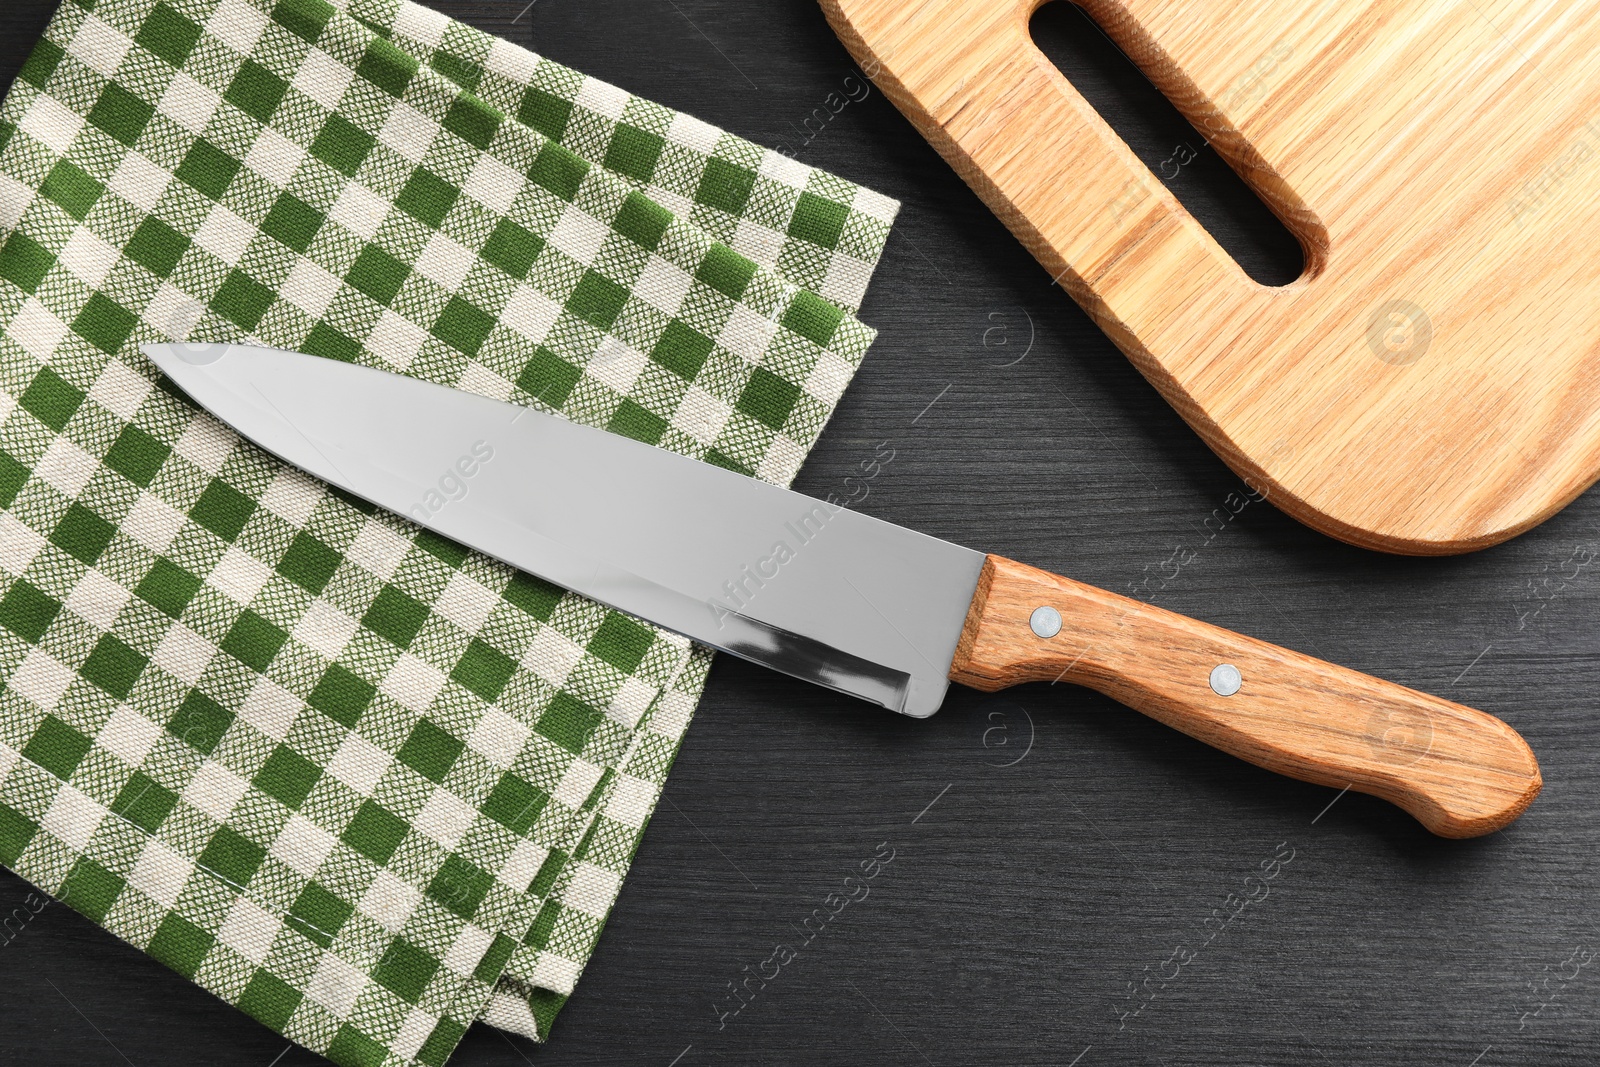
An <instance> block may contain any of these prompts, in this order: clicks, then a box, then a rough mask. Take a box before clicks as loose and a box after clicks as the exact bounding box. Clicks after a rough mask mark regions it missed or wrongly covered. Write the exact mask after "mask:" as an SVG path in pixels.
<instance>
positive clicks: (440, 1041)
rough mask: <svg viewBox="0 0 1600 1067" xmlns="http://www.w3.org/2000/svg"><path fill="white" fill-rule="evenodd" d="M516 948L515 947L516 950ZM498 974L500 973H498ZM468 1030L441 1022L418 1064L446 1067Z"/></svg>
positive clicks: (419, 1055) (543, 1029) (543, 1030)
mask: <svg viewBox="0 0 1600 1067" xmlns="http://www.w3.org/2000/svg"><path fill="white" fill-rule="evenodd" d="M514 947H515V946H513V948H514ZM496 973H498V971H496ZM539 1032H540V1033H548V1032H549V1029H548V1027H545V1026H543V1025H541V1026H540V1028H539ZM466 1033H467V1028H466V1027H465V1026H463V1025H461V1024H460V1023H458V1022H456V1021H455V1020H454V1019H451V1018H448V1017H446V1018H443V1019H440V1020H439V1023H438V1025H437V1026H435V1027H434V1028H433V1033H431V1034H429V1035H428V1040H426V1041H424V1042H423V1043H422V1048H421V1049H419V1050H418V1051H417V1062H418V1063H421V1064H425V1065H426V1067H444V1062H445V1060H447V1059H449V1058H450V1053H451V1052H453V1051H455V1047H456V1045H458V1044H460V1042H461V1039H462V1038H463V1037H465V1036H466Z"/></svg>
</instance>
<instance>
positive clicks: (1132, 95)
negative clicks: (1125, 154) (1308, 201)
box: [1029, 0, 1323, 286]
mask: <svg viewBox="0 0 1600 1067" xmlns="http://www.w3.org/2000/svg"><path fill="white" fill-rule="evenodd" d="M1029 30H1030V32H1031V34H1032V36H1033V41H1034V44H1036V45H1037V46H1038V48H1039V50H1040V51H1041V52H1043V53H1044V54H1045V56H1046V58H1048V59H1049V60H1050V62H1052V63H1054V64H1055V66H1056V69H1057V70H1059V71H1060V72H1061V73H1062V75H1063V76H1065V77H1066V78H1067V80H1068V81H1070V82H1071V83H1072V86H1073V88H1075V89H1077V90H1078V92H1079V93H1081V94H1082V95H1083V98H1084V99H1085V100H1087V101H1089V103H1090V104H1091V105H1093V107H1094V109H1095V110H1096V111H1098V112H1099V113H1100V117H1101V118H1103V119H1104V120H1105V121H1106V124H1107V125H1109V126H1110V127H1111V128H1112V129H1113V130H1115V131H1116V132H1117V135H1118V136H1120V137H1121V138H1122V140H1123V141H1124V142H1126V144H1127V145H1128V147H1129V148H1131V149H1132V150H1133V153H1134V155H1136V156H1138V157H1139V159H1140V160H1142V161H1143V162H1144V163H1145V165H1146V166H1148V167H1149V168H1150V171H1151V172H1152V173H1153V174H1155V176H1156V177H1157V178H1158V179H1159V180H1160V181H1161V183H1162V184H1163V185H1165V186H1166V187H1167V189H1168V190H1169V191H1170V192H1171V193H1172V195H1173V196H1175V197H1176V198H1177V199H1178V202H1179V203H1181V204H1182V205H1183V206H1184V207H1185V208H1186V209H1187V210H1188V212H1189V214H1191V215H1193V216H1194V218H1195V221H1197V222H1198V223H1200V225H1202V226H1204V227H1205V228H1206V230H1208V231H1209V232H1210V233H1211V236H1212V237H1214V238H1215V239H1216V241H1217V243H1218V244H1219V245H1221V246H1222V248H1223V250H1224V251H1226V252H1227V253H1228V254H1229V255H1230V256H1232V257H1233V259H1234V261H1235V262H1237V263H1238V264H1239V266H1240V267H1241V268H1242V269H1243V270H1244V272H1245V273H1246V274H1248V275H1249V276H1250V277H1251V278H1253V279H1255V280H1256V281H1257V282H1259V283H1261V284H1262V285H1273V286H1277V285H1287V284H1289V283H1290V282H1293V281H1296V280H1298V279H1299V278H1301V277H1302V276H1303V275H1305V274H1307V273H1316V268H1318V267H1320V259H1321V257H1320V255H1319V254H1318V253H1317V251H1316V250H1317V248H1318V247H1319V246H1320V245H1322V244H1323V242H1322V241H1319V240H1318V239H1317V235H1315V234H1311V233H1308V234H1307V235H1306V236H1307V240H1306V241H1304V242H1303V241H1302V240H1300V239H1298V238H1297V237H1296V236H1295V234H1294V233H1293V232H1291V231H1290V229H1289V228H1288V227H1287V226H1286V225H1284V223H1283V221H1282V220H1281V219H1279V218H1278V216H1277V215H1275V214H1274V213H1273V212H1272V210H1271V209H1270V208H1269V207H1268V206H1267V204H1266V203H1265V202H1263V200H1262V198H1261V196H1260V195H1258V194H1257V192H1256V190H1254V189H1252V188H1251V187H1250V186H1249V185H1248V184H1246V183H1245V181H1244V180H1243V179H1242V178H1241V177H1240V176H1239V174H1238V173H1237V172H1236V171H1235V170H1234V169H1233V167H1231V166H1229V164H1228V163H1227V162H1226V161H1225V160H1224V159H1223V158H1222V156H1221V155H1219V154H1218V153H1217V151H1216V150H1215V149H1214V148H1213V147H1212V146H1211V143H1210V142H1209V141H1208V140H1207V139H1206V138H1205V137H1202V136H1201V135H1200V133H1199V132H1198V130H1197V129H1196V128H1195V126H1194V125H1192V124H1191V123H1190V122H1189V120H1188V119H1186V118H1185V117H1184V116H1183V115H1182V114H1181V113H1180V112H1179V111H1178V109H1177V108H1176V107H1174V106H1173V105H1172V102H1171V101H1170V100H1169V99H1168V98H1167V97H1166V95H1165V94H1163V93H1162V92H1161V90H1160V89H1158V88H1157V87H1156V86H1155V84H1153V83H1152V82H1151V81H1150V79H1149V77H1147V76H1146V74H1145V73H1144V71H1142V70H1141V69H1140V68H1139V67H1138V65H1136V64H1135V63H1134V62H1133V60H1131V59H1130V58H1129V57H1128V55H1127V54H1126V53H1124V52H1123V50H1122V49H1121V48H1120V47H1118V45H1117V44H1116V43H1115V42H1114V41H1113V40H1112V39H1111V38H1110V37H1109V36H1108V35H1107V34H1106V32H1105V30H1103V29H1102V28H1101V26H1100V25H1099V24H1098V23H1097V22H1096V21H1095V20H1094V19H1093V18H1091V17H1090V16H1089V14H1088V13H1087V12H1086V11H1085V10H1084V9H1083V8H1081V7H1079V6H1078V5H1077V4H1075V3H1068V2H1065V0H1057V2H1051V3H1045V4H1044V5H1043V6H1042V7H1040V8H1039V9H1038V11H1037V12H1035V13H1034V16H1033V19H1032V22H1031V23H1030V26H1029ZM1316 229H1318V230H1320V227H1316ZM1308 249H1310V250H1311V257H1310V259H1309V260H1308V256H1307V250H1308ZM1308 265H1309V266H1310V267H1311V268H1312V269H1311V270H1310V271H1308V269H1307V268H1308Z"/></svg>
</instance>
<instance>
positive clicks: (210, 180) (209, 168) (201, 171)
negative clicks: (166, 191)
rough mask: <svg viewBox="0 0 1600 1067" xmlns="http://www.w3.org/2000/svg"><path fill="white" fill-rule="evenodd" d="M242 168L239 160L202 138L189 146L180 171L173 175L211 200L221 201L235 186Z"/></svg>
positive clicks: (179, 167) (180, 165)
mask: <svg viewBox="0 0 1600 1067" xmlns="http://www.w3.org/2000/svg"><path fill="white" fill-rule="evenodd" d="M242 166H243V164H241V163H240V162H239V161H238V160H237V159H234V158H233V157H232V156H230V155H228V153H226V152H224V151H223V150H222V149H220V148H218V147H217V146H216V145H214V144H212V143H211V142H210V141H207V140H205V139H204V138H201V139H200V140H197V141H195V143H194V144H193V145H191V146H189V151H188V152H187V153H185V154H184V157H183V162H182V163H179V164H178V169H177V170H175V171H173V174H174V176H176V177H177V178H178V179H179V180H180V181H184V182H187V183H188V184H190V185H192V186H194V187H195V188H196V189H198V190H200V191H201V192H202V193H205V194H206V195H207V196H209V197H210V198H211V199H213V200H221V199H222V194H223V193H225V192H227V191H228V186H229V185H232V184H233V179H234V177H235V176H236V175H238V173H239V169H240V167H242Z"/></svg>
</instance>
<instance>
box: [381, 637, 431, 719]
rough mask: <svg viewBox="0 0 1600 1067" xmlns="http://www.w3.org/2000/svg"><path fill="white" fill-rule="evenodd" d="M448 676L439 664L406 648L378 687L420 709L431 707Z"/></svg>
mask: <svg viewBox="0 0 1600 1067" xmlns="http://www.w3.org/2000/svg"><path fill="white" fill-rule="evenodd" d="M446 680H447V676H446V675H445V673H444V672H443V671H441V670H440V669H439V668H437V667H435V666H433V665H432V664H431V663H426V662H424V661H423V660H420V659H418V658H417V657H416V656H413V655H412V654H411V653H409V652H407V653H405V654H404V655H402V656H401V657H400V658H399V659H398V660H396V661H395V664H394V666H393V667H391V668H389V673H388V674H386V675H384V678H383V681H382V682H381V683H379V685H378V688H379V689H381V690H382V691H383V693H384V695H385V696H387V697H390V698H391V699H393V700H395V701H396V702H398V703H399V704H401V705H403V706H405V707H407V708H410V709H411V710H412V711H415V712H418V713H421V712H424V711H427V710H428V706H429V705H430V704H432V703H433V698H434V697H436V696H438V695H439V690H441V689H443V688H444V683H445V681H446Z"/></svg>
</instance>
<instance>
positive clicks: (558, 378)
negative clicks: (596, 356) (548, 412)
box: [517, 345, 583, 408]
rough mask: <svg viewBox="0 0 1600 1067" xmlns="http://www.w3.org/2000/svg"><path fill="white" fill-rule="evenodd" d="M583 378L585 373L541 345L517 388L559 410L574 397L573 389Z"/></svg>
mask: <svg viewBox="0 0 1600 1067" xmlns="http://www.w3.org/2000/svg"><path fill="white" fill-rule="evenodd" d="M581 377H583V371H581V370H579V369H578V368H577V367H574V366H573V365H572V364H570V363H568V362H567V361H566V360H564V359H562V358H561V357H560V356H558V355H556V354H555V353H554V352H552V351H550V350H549V349H548V348H546V347H544V346H543V345H540V346H539V347H538V348H536V349H534V352H533V358H532V359H530V360H528V363H527V366H525V367H523V368H522V373H521V374H519V375H518V376H517V387H518V388H519V389H523V390H525V391H526V392H528V393H530V394H532V395H533V396H534V397H535V398H537V399H539V400H542V401H544V402H545V403H546V404H549V405H550V406H551V407H553V408H559V407H560V406H561V405H563V404H565V403H566V402H567V397H569V396H571V395H572V390H573V387H574V386H576V385H577V384H578V379H579V378H581Z"/></svg>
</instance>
